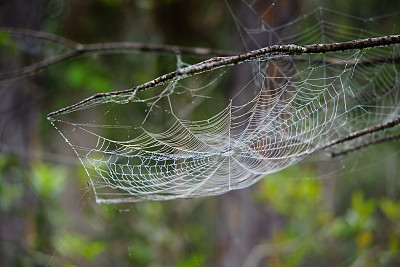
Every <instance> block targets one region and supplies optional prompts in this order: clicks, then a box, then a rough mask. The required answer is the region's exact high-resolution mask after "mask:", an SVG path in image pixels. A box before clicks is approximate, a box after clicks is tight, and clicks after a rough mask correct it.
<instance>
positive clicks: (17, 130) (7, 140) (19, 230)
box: [0, 0, 44, 266]
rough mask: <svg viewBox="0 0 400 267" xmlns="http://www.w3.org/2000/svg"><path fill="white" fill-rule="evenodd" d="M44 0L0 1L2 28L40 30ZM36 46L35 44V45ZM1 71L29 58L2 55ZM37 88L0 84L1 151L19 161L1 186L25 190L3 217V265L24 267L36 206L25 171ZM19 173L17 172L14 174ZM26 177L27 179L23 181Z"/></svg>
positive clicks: (27, 82) (21, 82)
mask: <svg viewBox="0 0 400 267" xmlns="http://www.w3.org/2000/svg"><path fill="white" fill-rule="evenodd" d="M43 8H44V1H43V0H35V1H31V0H9V1H1V2H0V25H2V26H11V27H21V28H30V29H40V25H41V23H42V19H43V13H44V12H43ZM32 45H34V44H32ZM1 57H2V65H1V66H0V68H1V70H0V71H2V72H3V71H7V70H10V69H14V68H18V67H20V66H22V64H24V62H25V61H26V60H30V58H29V57H30V56H29V55H25V54H20V53H19V54H18V56H16V57H10V56H4V55H3V56H1ZM37 93H38V86H37V84H36V83H35V80H34V78H20V79H14V80H8V81H1V82H0V94H1V97H0V114H1V115H0V150H1V151H3V152H5V151H7V153H9V152H10V151H12V152H14V153H15V154H16V155H17V157H18V158H19V160H18V162H16V163H14V164H15V165H14V166H12V167H13V168H14V170H13V171H12V170H10V171H7V170H4V169H3V170H1V171H2V178H1V179H2V181H1V184H2V185H4V184H8V185H10V184H12V185H15V186H19V187H20V188H22V190H23V193H22V196H21V197H20V198H19V199H18V200H16V201H14V202H13V203H12V204H11V207H10V208H9V209H7V210H1V211H0V214H1V217H0V235H1V236H0V240H1V247H0V266H17V265H21V261H22V257H23V255H26V254H27V252H28V248H27V245H26V242H27V240H26V239H27V238H26V237H27V234H28V232H29V230H28V229H29V227H30V226H31V225H29V224H28V223H27V221H26V220H27V217H28V216H27V215H26V214H29V212H27V211H28V210H30V209H31V208H32V206H33V205H35V204H34V203H35V197H34V196H33V194H32V192H31V191H30V190H29V187H28V186H27V182H26V181H24V179H26V174H24V171H23V170H25V169H27V168H28V167H29V149H30V146H31V144H30V142H31V141H32V137H33V136H34V133H35V128H34V125H35V123H34V120H35V116H36V114H37V101H36V100H35V99H36V98H37V96H36V95H37ZM15 170H18V171H15ZM24 177H25V178H24Z"/></svg>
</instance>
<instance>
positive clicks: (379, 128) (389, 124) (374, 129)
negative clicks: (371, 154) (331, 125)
mask: <svg viewBox="0 0 400 267" xmlns="http://www.w3.org/2000/svg"><path fill="white" fill-rule="evenodd" d="M398 124H400V116H399V117H397V118H395V119H393V120H391V121H389V122H387V123H384V124H380V125H377V126H374V127H371V128H365V129H362V130H360V131H356V132H352V133H350V134H348V135H346V136H344V137H341V138H338V139H336V140H333V141H331V142H329V143H326V144H325V145H323V146H321V147H320V148H319V150H325V149H327V148H330V147H332V146H334V145H337V144H341V143H344V142H347V141H350V140H353V139H356V138H358V137H361V136H363V135H366V134H370V133H375V132H379V131H382V130H385V129H388V128H392V127H394V126H396V125H398Z"/></svg>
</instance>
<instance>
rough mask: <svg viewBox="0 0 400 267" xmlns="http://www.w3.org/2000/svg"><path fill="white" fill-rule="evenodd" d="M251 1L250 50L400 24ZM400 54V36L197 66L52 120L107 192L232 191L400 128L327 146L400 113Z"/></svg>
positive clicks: (143, 195)
mask: <svg viewBox="0 0 400 267" xmlns="http://www.w3.org/2000/svg"><path fill="white" fill-rule="evenodd" d="M250 2H251V1H243V3H242V4H244V7H245V9H246V12H249V13H250V14H252V16H253V17H252V19H251V20H249V21H244V20H243V19H241V18H240V16H239V13H240V12H238V13H235V12H234V11H232V10H233V9H234V7H230V8H231V12H232V16H233V19H234V22H235V25H236V27H237V29H238V31H239V33H240V37H241V40H242V41H243V43H244V51H242V52H247V51H249V50H252V49H257V48H261V47H264V46H268V45H274V44H296V45H307V44H317V43H333V42H343V41H349V40H357V39H362V38H369V37H376V36H382V35H386V34H394V33H396V32H395V31H396V29H395V28H394V27H392V28H390V29H388V28H387V27H386V29H387V31H386V32H375V31H373V30H372V29H375V28H374V27H373V26H374V25H385V24H384V23H385V22H384V21H385V18H386V17H377V18H368V19H362V18H356V17H353V16H347V15H345V14H341V13H337V12H334V11H331V10H328V9H324V8H318V9H315V10H314V11H312V12H308V13H302V14H300V15H297V18H296V19H294V20H293V19H291V20H288V21H286V22H285V23H284V24H282V25H272V24H270V23H268V18H269V17H270V16H272V15H273V14H275V13H274V12H276V9H277V8H279V7H277V6H275V5H270V6H267V7H265V8H260V7H259V6H257V2H258V1H254V3H250ZM393 16H396V15H393ZM391 26H393V25H392V24H391ZM399 56H400V47H399V45H392V46H385V47H375V48H366V49H362V50H359V49H355V50H349V51H345V52H330V53H325V54H302V55H294V56H288V55H276V54H270V55H267V56H265V57H264V58H258V59H254V60H251V61H248V62H246V63H243V64H240V65H237V66H232V65H231V66H223V67H220V68H217V69H213V70H208V71H204V72H202V73H201V74H197V75H192V76H185V75H176V76H175V77H173V78H172V79H170V80H169V81H168V82H165V83H163V84H161V85H157V86H152V87H151V88H148V89H146V90H143V91H137V92H135V93H132V92H131V91H130V92H127V93H121V92H120V93H116V94H109V95H105V96H102V97H97V98H92V99H90V100H88V101H86V102H82V103H80V104H77V105H74V106H72V107H71V108H69V109H66V110H64V111H61V112H58V113H57V114H56V115H54V116H51V117H49V119H50V121H51V122H52V124H53V125H54V126H55V127H56V128H57V130H58V131H59V132H60V133H61V134H62V136H63V137H64V138H65V140H66V141H67V142H68V144H70V145H71V147H72V149H73V150H74V151H75V153H76V155H77V156H78V157H79V159H80V161H81V162H82V164H83V166H84V167H85V169H86V172H87V173H88V175H89V177H90V180H91V182H92V185H93V188H94V190H95V194H96V199H97V201H98V202H100V203H119V202H134V201H141V200H168V199H176V198H193V197H203V196H211V195H220V194H223V193H225V192H228V191H230V190H235V189H241V188H245V187H248V186H250V185H252V184H254V183H256V182H257V181H259V180H260V179H262V178H263V177H265V176H266V175H268V174H270V173H274V172H277V171H279V170H281V169H284V168H286V167H288V166H290V165H292V164H295V163H296V162H299V161H301V160H302V159H304V158H305V157H307V156H309V155H311V154H313V153H316V152H320V153H326V151H327V150H329V149H341V148H344V147H346V146H351V145H353V144H355V143H360V142H363V141H365V139H370V138H378V137H379V136H384V135H387V134H388V133H389V132H395V131H396V130H398V129H397V128H396V127H394V128H393V127H392V128H390V129H387V130H384V131H379V132H378V133H375V134H374V135H373V136H372V137H371V135H365V136H363V137H361V138H357V139H355V140H352V141H350V142H346V143H344V144H339V145H336V146H335V147H329V148H327V146H329V144H330V143H332V142H333V141H334V140H337V139H340V138H343V137H345V136H347V135H349V134H351V133H353V132H356V131H359V130H362V129H365V128H368V127H374V126H377V125H382V124H384V123H388V122H391V121H393V120H396V119H397V118H398V117H399V115H400V90H399V85H400V84H399V78H400V75H399V70H400V68H399V67H400V66H399ZM176 61H177V66H176V68H177V69H178V70H181V72H184V71H183V70H187V69H190V68H191V65H188V64H186V63H185V59H184V58H183V60H182V59H181V57H180V56H179V55H178V56H177V60H176ZM185 68H186V69H185ZM324 148H327V149H325V150H323V149H324ZM322 150H323V151H322Z"/></svg>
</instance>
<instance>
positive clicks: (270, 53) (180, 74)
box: [47, 35, 400, 147]
mask: <svg viewBox="0 0 400 267" xmlns="http://www.w3.org/2000/svg"><path fill="white" fill-rule="evenodd" d="M398 43H400V35H390V36H383V37H376V38H368V39H362V40H354V41H348V42H341V43H330V44H313V45H305V46H298V45H294V44H290V45H273V46H268V47H264V48H261V49H258V50H253V51H250V52H247V53H244V54H241V55H236V56H226V57H215V58H212V59H209V60H206V61H203V62H200V63H197V64H194V65H191V66H188V67H186V68H182V69H179V70H176V71H174V72H170V73H168V74H164V75H162V76H160V77H158V78H156V79H154V80H151V81H149V82H147V83H144V84H141V85H139V86H135V87H132V88H130V89H126V90H121V91H115V92H109V93H98V94H95V95H93V96H91V97H89V98H86V99H84V100H82V101H80V102H78V103H76V104H74V105H71V106H68V107H65V108H63V109H60V110H57V111H54V112H51V113H49V114H48V115H47V117H52V116H55V115H57V114H60V113H63V112H65V111H68V110H72V109H75V108H78V107H80V106H83V105H84V104H86V103H88V102H91V101H93V100H95V99H98V98H104V97H109V96H115V95H122V94H127V93H132V95H135V94H136V92H138V91H143V90H147V89H149V88H152V87H155V86H158V85H162V84H165V83H168V82H170V81H172V80H174V79H177V78H179V79H182V78H185V77H188V76H192V75H197V74H200V73H203V72H207V71H211V70H214V69H218V68H223V67H227V66H233V65H237V64H241V63H244V62H249V61H252V60H265V59H270V58H281V57H285V56H297V55H302V54H321V53H330V52H338V51H347V50H353V49H363V48H371V47H377V46H387V45H393V44H398ZM329 146H332V145H329ZM329 146H328V147H329Z"/></svg>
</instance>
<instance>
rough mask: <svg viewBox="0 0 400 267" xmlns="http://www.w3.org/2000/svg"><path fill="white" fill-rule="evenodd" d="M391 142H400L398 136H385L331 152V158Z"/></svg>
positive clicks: (399, 135)
mask: <svg viewBox="0 0 400 267" xmlns="http://www.w3.org/2000/svg"><path fill="white" fill-rule="evenodd" d="M393 140H400V134H395V135H389V136H385V137H382V138H379V139H375V140H371V141H368V142H365V143H362V144H359V145H356V146H352V147H349V148H346V149H343V150H340V151H338V152H332V153H331V157H332V158H334V157H338V156H343V155H346V154H347V153H350V152H353V151H357V150H359V149H362V148H366V147H368V146H370V145H374V144H380V143H384V142H388V141H393Z"/></svg>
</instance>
